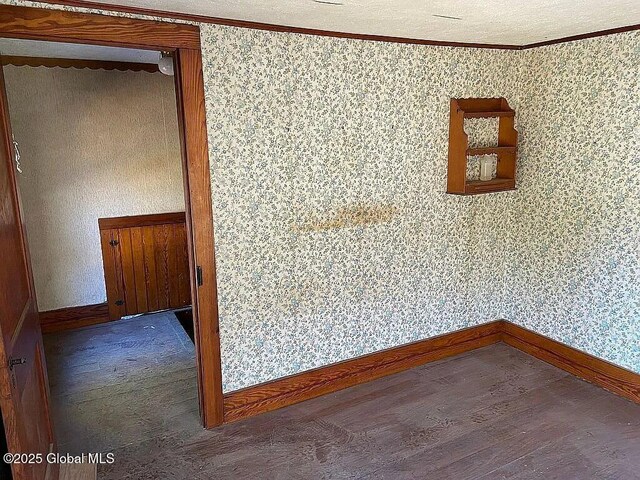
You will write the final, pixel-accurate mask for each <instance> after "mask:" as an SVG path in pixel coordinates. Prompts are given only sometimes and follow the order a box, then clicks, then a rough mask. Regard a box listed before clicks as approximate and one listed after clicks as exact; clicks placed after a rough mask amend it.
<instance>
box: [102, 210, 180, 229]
mask: <svg viewBox="0 0 640 480" xmlns="http://www.w3.org/2000/svg"><path fill="white" fill-rule="evenodd" d="M185 218H186V217H185V213H184V212H171V213H152V214H150V215H130V216H127V217H109V218H99V219H98V229H100V230H110V229H113V228H132V227H146V226H149V225H166V224H168V223H185Z"/></svg>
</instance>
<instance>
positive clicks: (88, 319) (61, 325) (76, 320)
mask: <svg viewBox="0 0 640 480" xmlns="http://www.w3.org/2000/svg"><path fill="white" fill-rule="evenodd" d="M39 316H40V327H41V328H42V333H52V332H60V331H62V330H71V329H73V328H80V327H86V326H88V325H96V324H98V323H104V322H108V321H110V320H109V307H108V306H107V304H106V303H98V304H95V305H82V306H79V307H67V308H60V309H58V310H49V311H47V312H40V313H39Z"/></svg>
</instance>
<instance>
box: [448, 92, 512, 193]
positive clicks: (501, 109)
mask: <svg viewBox="0 0 640 480" xmlns="http://www.w3.org/2000/svg"><path fill="white" fill-rule="evenodd" d="M515 113H516V112H515V111H514V110H513V109H512V108H511V107H509V104H508V103H507V100H506V99H504V98H452V99H451V112H450V120H449V170H448V175H447V193H452V194H456V195H477V194H480V193H493V192H504V191H507V190H515V188H516V180H515V175H516V154H517V148H518V147H517V144H518V132H517V131H516V129H515V128H514V121H515ZM465 118H499V127H498V145H497V146H493V147H471V148H470V147H469V137H468V136H467V133H466V132H465V131H464V119H465ZM479 155H496V156H497V157H498V164H497V168H496V178H494V179H492V180H486V181H482V180H468V179H467V157H469V156H479Z"/></svg>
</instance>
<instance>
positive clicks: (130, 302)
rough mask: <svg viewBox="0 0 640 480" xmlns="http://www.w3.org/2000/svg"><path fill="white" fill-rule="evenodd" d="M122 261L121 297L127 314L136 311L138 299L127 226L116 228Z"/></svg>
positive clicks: (133, 313) (129, 234)
mask: <svg viewBox="0 0 640 480" xmlns="http://www.w3.org/2000/svg"><path fill="white" fill-rule="evenodd" d="M117 232H118V241H119V249H120V260H121V262H122V282H123V286H124V291H123V299H124V302H125V312H126V314H127V315H135V314H136V313H138V300H137V289H136V274H135V268H134V265H133V245H132V244H131V231H130V230H129V229H127V228H121V229H118V230H117Z"/></svg>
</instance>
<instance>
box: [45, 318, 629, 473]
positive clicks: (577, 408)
mask: <svg viewBox="0 0 640 480" xmlns="http://www.w3.org/2000/svg"><path fill="white" fill-rule="evenodd" d="M145 327H146V328H145ZM151 327H153V328H151ZM45 344H46V347H47V350H46V351H47V353H48V357H47V360H48V365H49V375H50V378H52V379H53V380H52V382H53V386H52V389H51V391H52V411H53V416H54V421H55V424H56V428H57V431H58V438H59V443H60V448H61V450H63V451H64V450H65V449H67V450H68V451H70V452H74V453H79V452H80V451H85V452H92V451H103V452H107V451H110V452H113V453H114V454H115V456H116V462H115V463H114V464H113V465H101V466H100V467H99V469H98V474H99V478H101V479H105V480H110V479H118V480H123V479H124V480H127V479H131V480H134V479H135V480H151V479H154V480H155V479H157V478H163V479H168V480H172V479H176V480H178V479H179V480H182V479H185V478H189V479H195V480H205V479H207V480H209V479H212V478H215V479H223V480H224V479H233V480H236V479H251V480H253V479H256V478H269V479H323V478H327V479H328V478H331V479H380V478H389V479H393V480H398V479H403V478H405V479H415V478H455V479H461V480H464V479H471V478H473V479H476V478H483V479H484V480H488V479H494V478H514V479H538V478H545V479H553V478H558V479H563V480H564V479H571V478H581V479H586V478H607V479H616V478H619V479H625V480H626V479H633V478H638V472H640V406H638V405H636V404H633V403H631V402H629V401H627V400H625V399H623V398H620V397H617V396H615V395H612V394H610V393H608V392H606V391H604V390H602V389H600V388H598V387H595V386H593V385H590V384H588V383H586V382H583V381H581V380H579V379H577V378H575V377H573V376H571V375H568V374H567V373H566V372H564V371H561V370H559V369H557V368H555V367H553V366H551V365H548V364H546V363H544V362H541V361H539V360H537V359H535V358H533V357H531V356H529V355H527V354H524V353H522V352H520V351H518V350H515V349H513V348H512V347H509V346H507V345H504V344H496V345H492V346H489V347H485V348H482V349H479V350H474V351H472V352H467V353H465V354H463V355H459V356H457V357H451V358H447V359H443V360H440V361H437V362H433V363H431V364H426V365H422V366H420V367H417V368H415V369H411V370H407V371H405V372H402V373H399V374H396V375H391V376H388V377H384V378H381V379H379V380H375V381H372V382H369V383H366V384H362V385H358V386H355V387H352V388H349V389H346V390H342V391H339V392H335V393H332V394H329V395H326V396H323V397H318V398H315V399H312V400H309V401H306V402H302V403H299V404H296V405H293V406H291V407H288V408H284V409H281V410H276V411H273V412H270V413H267V414H264V415H259V416H256V417H254V418H250V419H247V420H244V421H239V422H235V423H232V424H229V425H224V426H222V427H220V428H217V429H215V430H212V431H206V430H203V429H202V428H201V427H200V426H199V423H198V405H197V393H196V392H197V387H196V370H195V368H194V365H195V353H194V351H193V344H192V343H191V342H190V340H189V339H188V337H187V336H186V334H185V333H184V331H183V330H182V327H181V326H180V324H179V323H178V322H177V320H176V319H175V316H173V314H172V313H170V312H164V313H160V314H155V315H149V316H145V317H141V318H134V319H129V320H124V321H118V322H113V323H111V324H104V325H97V326H92V327H87V328H86V329H82V330H79V331H77V332H60V333H57V334H53V335H50V336H47V337H46V338H45ZM96 358H97V359H98V360H96ZM96 362H97V363H98V364H99V366H100V368H99V369H96V368H95V366H96V365H95V364H96ZM96 419H100V420H99V421H98V420H96ZM265 472H267V473H265Z"/></svg>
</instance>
